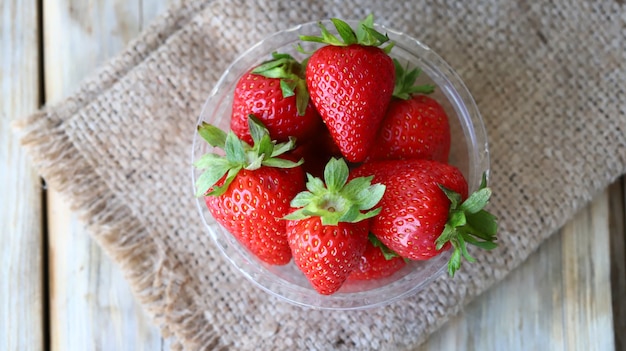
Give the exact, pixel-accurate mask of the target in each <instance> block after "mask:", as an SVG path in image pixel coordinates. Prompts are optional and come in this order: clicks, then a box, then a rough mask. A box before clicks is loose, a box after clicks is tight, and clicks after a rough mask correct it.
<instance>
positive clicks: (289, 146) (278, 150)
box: [271, 137, 296, 157]
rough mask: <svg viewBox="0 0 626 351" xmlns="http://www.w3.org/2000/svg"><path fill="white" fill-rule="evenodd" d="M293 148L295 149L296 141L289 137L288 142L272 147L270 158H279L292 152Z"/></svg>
mask: <svg viewBox="0 0 626 351" xmlns="http://www.w3.org/2000/svg"><path fill="white" fill-rule="evenodd" d="M295 147H296V139H295V138H293V137H290V138H289V141H286V142H284V143H279V144H276V145H274V149H273V151H272V155H271V157H276V156H280V155H282V154H284V153H285V152H287V151H291V150H293V149H294V148H295Z"/></svg>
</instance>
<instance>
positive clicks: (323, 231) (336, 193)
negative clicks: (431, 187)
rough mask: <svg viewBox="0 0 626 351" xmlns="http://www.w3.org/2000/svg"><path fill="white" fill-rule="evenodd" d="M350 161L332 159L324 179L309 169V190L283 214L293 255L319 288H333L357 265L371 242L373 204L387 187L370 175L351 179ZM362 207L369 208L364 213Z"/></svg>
mask: <svg viewBox="0 0 626 351" xmlns="http://www.w3.org/2000/svg"><path fill="white" fill-rule="evenodd" d="M348 172H349V171H348V165H347V164H346V163H345V162H344V161H343V159H331V160H330V161H329V162H328V165H327V166H326V169H325V170H324V180H325V183H326V184H324V182H323V181H322V180H321V179H319V178H315V177H313V176H311V175H307V177H308V182H307V184H306V187H307V189H308V191H303V192H301V193H299V194H298V195H297V196H296V197H295V198H294V199H293V200H292V201H291V206H292V207H295V208H298V210H296V211H294V212H292V213H290V214H289V215H288V216H285V219H286V220H287V236H288V238H289V246H290V247H291V250H292V253H293V259H294V262H295V264H296V266H298V268H299V269H300V270H301V271H302V273H304V275H305V276H306V278H307V279H308V280H309V282H310V283H311V285H312V286H313V287H314V288H315V290H317V291H318V292H319V293H320V294H324V295H330V294H333V293H335V292H336V291H337V290H339V288H341V286H342V285H343V283H344V282H345V281H346V279H347V278H348V276H349V275H350V273H351V272H352V271H353V270H354V269H356V267H357V266H358V264H359V260H360V259H361V256H362V255H363V252H364V251H365V248H366V246H367V242H368V239H367V234H368V230H369V219H370V218H371V217H373V216H375V215H376V214H378V213H379V212H380V209H375V210H371V208H373V207H374V206H376V203H378V201H379V200H380V198H381V197H382V196H383V193H384V191H385V187H384V186H381V185H380V184H374V185H372V184H371V177H361V178H354V179H352V180H351V181H350V182H347V180H348ZM362 211H367V212H365V213H363V212H362Z"/></svg>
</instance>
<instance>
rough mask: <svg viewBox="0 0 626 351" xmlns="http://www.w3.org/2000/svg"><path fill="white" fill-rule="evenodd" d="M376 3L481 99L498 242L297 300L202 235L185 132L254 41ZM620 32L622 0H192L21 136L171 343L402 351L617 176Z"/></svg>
mask: <svg viewBox="0 0 626 351" xmlns="http://www.w3.org/2000/svg"><path fill="white" fill-rule="evenodd" d="M368 13H373V14H375V16H376V21H377V22H379V23H381V24H384V25H387V26H389V27H391V28H394V29H397V30H399V31H403V32H405V33H407V34H409V35H411V36H414V37H416V38H418V39H420V40H421V41H423V42H424V43H425V44H427V45H429V46H430V47H431V48H433V49H434V50H435V51H436V52H438V53H439V54H440V55H441V56H442V57H443V58H444V59H445V60H446V61H448V63H450V64H451V66H453V67H455V69H456V70H457V72H458V73H459V74H460V76H461V77H462V78H463V80H464V81H465V82H466V84H467V86H468V88H469V90H470V91H471V92H472V94H473V95H474V97H475V99H476V102H477V104H478V107H479V109H480V110H481V112H482V115H483V118H484V120H485V124H486V128H487V132H488V134H489V138H490V149H491V160H492V168H491V169H492V173H491V174H492V183H491V185H492V188H493V191H494V194H495V195H494V197H493V200H492V202H491V204H490V209H491V211H493V212H494V213H495V214H496V215H497V216H498V217H499V220H500V234H499V235H500V246H499V248H498V249H497V250H495V251H493V252H489V253H479V252H475V255H476V257H477V259H478V263H476V264H473V265H469V264H467V265H464V267H463V269H462V271H461V272H460V273H458V274H457V276H456V277H455V278H454V279H450V278H448V277H446V276H443V277H441V278H439V279H437V280H436V281H434V282H432V283H431V284H430V285H428V287H427V288H426V289H425V290H423V291H421V292H420V293H418V294H417V295H415V296H412V297H409V298H407V299H405V300H403V301H400V302H397V303H394V304H392V305H390V306H387V307H384V308H378V309H372V310H367V311H351V312H332V311H319V310H305V309H303V308H300V307H296V306H292V305H290V304H287V303H285V302H281V301H279V300H277V299H275V298H273V297H270V296H269V294H267V293H265V292H263V291H261V290H260V289H258V288H256V287H255V286H253V285H252V283H249V282H248V281H247V280H245V279H243V277H242V276H241V275H240V274H238V273H237V272H235V271H234V268H233V267H231V265H230V264H228V263H227V262H226V261H225V260H224V258H223V257H222V256H221V255H220V253H219V251H218V249H217V248H216V247H215V245H214V244H213V243H212V241H211V240H210V238H209V236H208V235H207V233H206V230H205V228H204V227H203V224H202V222H201V220H200V219H199V215H198V213H197V209H196V207H195V199H194V197H193V193H192V189H191V185H190V178H191V176H190V151H191V141H192V135H193V132H194V128H195V123H196V120H197V116H198V115H199V112H200V109H201V107H202V104H203V102H204V100H205V99H206V97H207V96H208V94H209V92H210V90H211V89H212V87H213V86H214V84H215V82H216V80H217V79H218V78H219V76H220V75H221V73H222V71H223V70H224V69H225V68H226V67H227V65H228V64H229V63H230V62H231V61H232V60H233V59H234V58H235V57H236V56H237V55H238V54H240V53H241V52H243V51H244V50H245V49H246V48H248V47H249V46H251V45H252V44H253V43H255V42H257V41H258V40H260V39H262V38H263V37H265V36H266V35H268V34H270V33H273V32H275V31H277V30H280V29H285V28H288V27H291V26H293V25H295V24H298V23H303V22H309V21H311V20H316V19H326V18H330V17H340V18H344V19H359V18H362V17H364V16H365V15H366V14H368ZM624 28H626V5H624V4H623V2H622V1H596V2H590V1H584V0H573V1H568V2H524V1H504V2H503V1H499V2H498V1H463V2H460V1H454V0H448V1H445V0H442V1H436V2H429V1H421V0H418V1H398V2H382V1H355V0H350V1H334V2H317V1H299V2H291V1H289V2H287V1H284V2H277V1H241V0H238V1H186V2H183V3H182V4H180V5H179V6H177V7H175V8H172V9H171V10H170V11H169V12H168V13H167V14H166V15H164V16H163V17H161V18H159V19H158V20H157V21H156V22H154V23H153V24H152V26H151V27H150V28H149V29H148V30H147V31H146V32H145V33H144V34H142V35H141V36H140V37H139V38H138V39H137V40H136V41H134V42H133V43H132V44H131V45H129V47H128V48H127V49H126V50H125V51H124V52H123V53H122V54H120V55H119V56H118V57H117V58H116V59H114V60H112V61H111V62H110V63H108V64H107V65H106V66H104V67H103V68H102V69H101V70H99V71H98V72H96V74H94V76H93V77H92V78H91V79H90V80H88V81H86V82H85V83H84V84H83V85H82V87H81V89H80V90H79V91H77V92H76V93H75V94H74V95H72V96H70V97H68V98H67V99H66V100H64V101H60V102H58V103H56V104H54V105H51V106H48V107H46V108H45V109H44V110H42V111H40V112H39V113H37V114H35V115H32V116H29V117H27V118H24V119H23V120H21V122H20V126H19V128H20V130H19V132H20V133H21V134H22V141H23V144H24V145H25V147H26V148H27V150H28V152H29V154H30V156H31V157H32V159H33V161H34V162H35V164H36V166H37V167H38V169H39V170H40V173H41V174H42V176H43V177H44V178H45V179H46V181H47V183H48V184H49V186H50V187H52V188H54V189H55V190H57V191H59V192H60V193H61V194H63V195H64V196H65V198H66V199H67V201H68V202H69V203H71V204H72V206H73V208H74V209H75V211H76V212H77V213H78V214H80V215H81V217H82V218H83V219H84V221H85V222H86V224H87V226H88V228H89V231H90V233H91V234H92V235H93V237H94V238H95V239H96V240H97V241H98V243H99V244H100V245H101V246H102V248H103V249H104V250H105V251H106V252H107V253H108V254H109V255H110V257H111V258H112V259H113V260H114V261H115V262H116V263H117V264H118V265H119V266H120V267H121V269H122V270H123V272H124V273H125V277H126V279H127V280H128V282H129V283H130V286H131V287H132V289H133V292H134V293H135V296H136V298H137V300H138V301H139V302H140V303H141V304H142V305H143V307H144V308H145V310H146V311H147V312H148V313H149V314H150V315H151V316H152V317H153V319H154V321H155V323H156V324H157V325H159V326H160V327H161V328H162V331H163V334H164V335H165V336H171V337H173V338H174V339H175V342H174V347H175V348H180V349H188V350H197V349H218V348H228V349H236V350H296V349H298V350H304V349H311V350H330V349H337V350H369V349H371V350H402V349H412V348H414V347H416V346H417V345H419V344H420V343H421V342H422V341H423V340H424V339H425V338H426V337H427V336H428V335H429V333H431V332H433V331H434V330H435V329H436V328H438V327H439V326H441V325H442V324H443V323H444V322H445V321H446V320H447V319H448V318H449V317H450V316H452V315H454V314H455V313H457V312H459V311H460V310H461V309H462V308H463V306H464V305H465V304H467V303H468V302H469V301H470V300H471V299H473V298H474V297H476V296H477V295H478V294H480V293H481V292H483V291H485V290H486V289H488V288H489V287H490V286H492V285H493V284H494V283H495V282H497V281H499V280H501V279H502V278H503V277H505V275H506V274H507V273H508V272H510V271H511V270H512V269H514V268H515V267H516V266H518V265H519V264H520V263H521V262H523V261H524V259H525V258H527V257H528V256H529V255H530V254H531V253H532V252H533V251H534V250H535V249H536V248H537V247H538V246H539V245H540V243H541V242H542V241H543V240H544V239H546V238H547V237H548V236H549V235H550V234H551V233H553V232H554V231H556V230H557V229H558V228H559V227H561V226H562V225H563V224H564V223H565V222H566V221H567V220H568V219H570V218H571V217H572V216H573V215H574V214H575V213H576V211H577V210H578V209H579V208H581V206H583V205H584V204H585V203H587V202H588V201H589V200H590V199H591V198H592V197H593V195H595V194H596V193H597V192H598V191H600V190H601V189H603V188H604V187H605V186H607V185H608V184H609V183H610V182H611V181H613V180H615V179H616V178H617V177H618V176H620V175H621V174H624V173H625V172H626V136H625V129H626V92H625V89H626V88H625V82H626V50H624V48H625V47H626V42H625V40H624V38H625V37H626V33H624Z"/></svg>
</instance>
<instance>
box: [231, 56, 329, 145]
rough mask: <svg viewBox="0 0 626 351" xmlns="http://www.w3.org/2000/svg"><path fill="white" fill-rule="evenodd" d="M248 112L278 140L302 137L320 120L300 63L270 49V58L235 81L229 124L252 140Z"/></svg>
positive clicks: (307, 134) (246, 138)
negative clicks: (271, 54) (249, 131)
mask: <svg viewBox="0 0 626 351" xmlns="http://www.w3.org/2000/svg"><path fill="white" fill-rule="evenodd" d="M249 114H253V115H255V116H256V117H257V118H258V119H259V120H261V122H263V124H264V125H265V127H266V128H267V129H268V130H269V132H270V137H271V138H272V139H273V140H278V141H287V140H288V139H289V137H295V138H296V139H306V138H307V137H308V136H309V134H310V131H312V130H315V129H316V127H317V126H318V125H320V124H322V122H321V119H320V117H319V114H318V113H317V111H316V110H315V107H314V106H313V104H312V103H311V102H310V99H309V93H308V91H307V88H306V82H305V80H304V67H303V66H302V65H301V64H300V63H299V62H298V61H297V60H296V59H294V58H293V57H292V56H290V55H288V54H277V53H274V54H273V59H272V60H271V61H267V62H265V63H263V64H261V65H259V66H257V67H255V68H254V69H252V70H250V71H248V72H246V73H245V74H244V75H243V76H242V77H241V78H240V79H239V81H238V82H237V86H236V87H235V92H234V96H233V107H232V116H231V123H230V128H231V129H232V130H233V131H234V132H235V135H237V136H238V137H239V138H241V139H243V140H244V141H246V142H247V143H251V142H252V137H251V136H250V133H248V115H249Z"/></svg>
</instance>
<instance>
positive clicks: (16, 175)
mask: <svg viewBox="0 0 626 351" xmlns="http://www.w3.org/2000/svg"><path fill="white" fill-rule="evenodd" d="M37 13H38V9H37V3H36V2H35V1H28V2H21V1H19V0H0V87H1V90H0V93H1V94H0V243H1V244H0V277H1V279H0V349H1V350H7V351H18V350H19V351H22V350H41V349H42V348H43V346H44V343H45V334H44V313H43V308H44V306H43V301H44V291H45V290H44V284H43V276H44V274H43V269H44V267H45V265H44V262H43V260H42V252H43V251H42V244H43V233H42V232H43V229H42V211H43V210H42V190H41V179H40V178H39V176H38V175H37V173H36V172H35V171H34V170H33V168H32V167H31V165H30V163H29V161H28V158H27V156H26V154H25V153H24V151H23V150H22V148H21V147H20V145H19V141H18V138H17V137H16V136H15V135H14V134H13V132H12V130H11V126H10V124H11V121H12V120H13V119H15V118H18V117H23V116H26V115H27V114H30V113H33V112H35V111H36V110H37V108H38V107H39V100H40V97H39V75H38V74H39V46H38V30H39V26H38V23H37Z"/></svg>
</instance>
